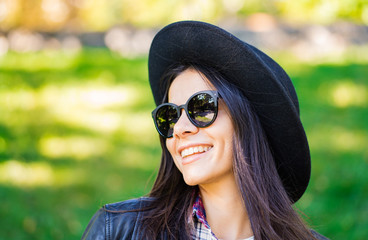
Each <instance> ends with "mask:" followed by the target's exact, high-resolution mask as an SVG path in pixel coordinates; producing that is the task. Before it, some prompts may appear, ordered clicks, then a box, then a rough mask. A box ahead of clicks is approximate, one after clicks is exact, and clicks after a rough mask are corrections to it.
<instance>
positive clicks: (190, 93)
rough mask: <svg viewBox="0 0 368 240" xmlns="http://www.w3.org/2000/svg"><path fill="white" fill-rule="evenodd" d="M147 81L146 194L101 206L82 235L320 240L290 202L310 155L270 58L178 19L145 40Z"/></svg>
mask: <svg viewBox="0 0 368 240" xmlns="http://www.w3.org/2000/svg"><path fill="white" fill-rule="evenodd" d="M149 79H150V84H151V88H152V92H153V96H154V99H155V102H156V104H157V105H158V107H157V108H156V109H155V110H154V111H153V112H152V117H153V119H154V123H155V126H156V129H157V131H158V133H159V134H160V140H161V146H162V158H161V166H160V169H159V172H158V176H157V179H156V181H155V184H154V186H153V188H152V190H151V192H150V194H149V196H148V197H144V198H140V199H134V200H128V201H124V202H120V203H113V204H107V205H105V206H104V207H103V208H102V209H100V210H99V211H98V212H97V213H96V214H95V215H94V217H93V218H92V220H91V222H90V223H89V225H88V227H87V229H86V231H85V233H84V235H83V237H82V238H83V239H247V240H251V239H256V240H258V239H272V240H276V239H290V240H295V239H326V238H324V237H323V236H321V235H319V234H318V233H316V232H314V231H313V230H310V229H308V228H307V227H306V225H305V224H304V223H303V221H302V220H301V219H300V218H299V216H298V215H297V213H296V212H295V211H294V209H293V207H292V204H293V203H295V202H296V201H297V200H298V199H299V198H300V197H301V196H302V195H303V193H304V191H305V189H306V187H307V185H308V182H309V177H310V155H309V147H308V142H307V139H306V136H305V133H304V129H303V126H302V124H301V122H300V118H299V106H298V100H297V96H296V93H295V90H294V87H293V85H292V83H291V81H290V79H289V77H288V76H287V74H286V73H285V72H284V70H283V69H282V68H281V67H280V66H279V65H278V64H277V63H276V62H274V61H273V60H272V59H271V58H269V57H268V56H267V55H265V54H264V53H263V52H261V51H259V50H258V49H256V48H254V47H253V46H251V45H249V44H247V43H244V42H242V41H240V40H239V39H237V38H236V37H235V36H233V35H232V34H230V33H228V32H226V31H225V30H223V29H221V28H218V27H216V26H213V25H210V24H207V23H203V22H195V21H185V22H177V23H173V24H171V25H169V26H167V27H165V28H164V29H162V30H161V31H160V32H159V33H158V34H157V35H156V36H155V38H154V40H153V42H152V45H151V49H150V54H149Z"/></svg>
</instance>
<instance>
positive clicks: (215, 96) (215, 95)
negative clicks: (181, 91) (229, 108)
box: [152, 90, 219, 138]
mask: <svg viewBox="0 0 368 240" xmlns="http://www.w3.org/2000/svg"><path fill="white" fill-rule="evenodd" d="M203 93H205V94H208V95H210V96H211V97H212V98H213V99H214V104H215V115H214V117H213V119H212V120H211V121H210V122H208V123H206V125H205V126H199V125H198V124H197V123H196V122H195V121H194V120H193V119H192V118H191V117H190V115H189V112H188V103H189V101H190V100H192V99H193V98H194V97H195V96H197V95H199V94H203ZM218 98H219V93H218V91H216V90H205V91H199V92H196V93H194V94H193V95H192V96H190V97H189V98H188V100H187V101H186V103H185V104H183V105H180V106H178V105H176V104H174V103H163V104H160V105H158V106H157V107H156V108H155V109H154V110H153V111H152V118H153V121H154V124H155V127H156V130H157V132H158V133H159V134H160V135H161V136H162V137H164V138H171V137H173V135H172V134H171V135H170V136H166V135H164V134H163V133H162V132H161V131H160V129H159V128H158V124H157V117H156V113H157V111H158V110H159V109H160V108H162V107H164V106H171V107H174V108H175V109H176V112H177V117H178V120H179V118H180V117H181V110H182V109H184V111H185V113H186V115H187V117H188V119H189V121H190V122H191V123H192V124H193V125H194V126H196V127H198V128H205V127H208V126H210V125H211V124H212V123H213V122H214V121H215V120H216V118H217V114H218Z"/></svg>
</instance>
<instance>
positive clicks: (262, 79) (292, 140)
mask: <svg viewBox="0 0 368 240" xmlns="http://www.w3.org/2000/svg"><path fill="white" fill-rule="evenodd" d="M180 63H202V64H204V65H206V66H211V67H213V68H214V69H216V70H217V71H219V72H220V73H221V75H222V76H223V77H225V78H226V79H227V80H228V81H230V82H231V83H233V84H235V85H236V86H237V87H238V88H239V89H240V90H241V92H242V93H243V94H244V95H245V96H246V98H247V99H248V100H249V102H250V104H251V105H252V107H253V109H254V110H255V112H256V113H257V115H258V117H259V119H260V122H261V124H262V127H263V129H264V131H265V133H266V135H267V138H268V141H269V144H270V146H271V150H272V153H273V156H274V159H275V163H276V168H277V171H278V173H279V176H280V178H281V180H282V182H283V185H284V187H285V189H286V192H287V193H288V195H289V197H290V199H291V201H292V202H296V201H297V200H298V199H299V198H300V197H301V196H302V195H303V193H304V192H305V190H306V188H307V186H308V182H309V178H310V170H311V161H310V153H309V147H308V141H307V137H306V135H305V132H304V128H303V126H302V123H301V121H300V117H299V103H298V99H297V95H296V92H295V89H294V86H293V84H292V82H291V80H290V78H289V76H288V75H287V74H286V73H285V71H284V70H283V69H282V68H281V67H280V66H279V65H278V64H277V63H276V62H275V61H274V60H272V59H271V58H270V57H269V56H267V55H266V54H265V53H263V52H262V51H260V50H258V49H257V48H255V47H253V46H251V45H250V44H247V43H245V42H243V41H241V40H240V39H238V38H237V37H235V36H234V35H232V34H231V33H229V32H227V31H225V30H223V29H221V28H219V27H217V26H214V25H211V24H208V23H204V22H197V21H182V22H176V23H172V24H170V25H168V26H166V27H164V28H163V29H162V30H160V31H159V32H158V33H157V34H156V36H155V37H154V39H153V41H152V44H151V48H150V52H149V59H148V68H149V81H150V84H151V89H152V93H153V97H154V100H155V103H156V105H159V104H161V103H162V99H163V97H164V94H165V90H166V89H162V87H161V86H162V84H160V79H161V78H162V75H163V74H164V73H165V72H166V71H167V70H168V69H169V68H170V67H172V66H173V65H176V64H180Z"/></svg>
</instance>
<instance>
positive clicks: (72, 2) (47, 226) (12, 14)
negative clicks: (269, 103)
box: [0, 0, 368, 239]
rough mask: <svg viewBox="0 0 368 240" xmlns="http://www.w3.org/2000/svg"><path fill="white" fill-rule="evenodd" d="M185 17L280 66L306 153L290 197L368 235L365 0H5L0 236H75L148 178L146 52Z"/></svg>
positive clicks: (145, 187)
mask: <svg viewBox="0 0 368 240" xmlns="http://www.w3.org/2000/svg"><path fill="white" fill-rule="evenodd" d="M182 19H196V20H204V21H208V22H211V23H214V24H219V25H221V26H224V27H226V28H227V29H233V30H234V32H237V33H240V34H241V35H243V37H244V38H245V39H247V40H249V41H250V42H251V43H252V44H256V45H257V46H259V47H260V48H262V49H264V50H265V51H266V52H267V53H269V54H270V55H271V56H272V57H273V58H274V59H276V61H278V62H279V63H280V64H281V65H282V66H283V67H284V68H285V69H286V71H287V72H288V73H289V74H290V76H291V78H292V80H293V82H294V84H295V87H296V90H297V93H298V96H299V100H300V108H301V117H302V121H303V124H304V126H305V129H306V133H307V136H308V139H309V143H310V148H311V153H312V178H311V182H310V185H309V187H308V189H307V192H306V193H305V195H304V196H303V198H302V199H301V200H300V201H299V202H298V203H297V204H296V207H297V208H299V209H300V210H301V211H302V212H303V213H304V214H305V215H306V216H305V219H306V221H307V222H308V223H310V225H311V227H312V228H314V229H316V230H317V231H319V232H320V233H322V234H324V235H326V236H328V237H329V238H331V239H367V237H368V230H367V224H368V201H367V199H368V174H367V170H368V166H367V165H368V150H367V149H368V148H367V146H368V109H367V107H368V81H367V76H368V37H367V34H368V30H367V29H368V28H367V26H366V25H367V24H368V3H367V2H366V1H363V0H318V1H317V0H314V1H313V0H312V1H304V0H303V1H292V0H270V1H256V0H249V1H241V0H223V1H220V0H217V1H209V0H201V1H181V0H172V1H169V0H157V1H152V0H143V1H133V0H121V1H118V0H109V1H107V0H94V1H92V0H91V1H87V0H34V1H29V0H0V201H1V204H0V239H79V238H80V237H81V235H82V233H83V231H84V229H85V227H86V225H87V223H88V221H89V219H90V218H91V216H92V215H93V213H94V212H95V211H96V210H97V209H98V208H99V207H100V206H102V205H103V204H105V203H110V202H116V201H122V200H125V199H128V198H134V197H139V196H142V195H144V194H147V193H148V192H149V190H150V187H151V186H152V183H153V181H154V178H155V175H156V171H157V168H158V165H159V159H160V147H159V143H158V136H157V133H156V131H155V129H154V126H153V123H152V120H151V116H150V112H151V110H152V109H153V108H154V103H153V98H152V96H151V92H150V89H149V84H148V79H147V52H148V47H149V43H150V41H151V39H152V36H153V35H154V33H155V32H156V31H157V30H158V29H159V28H160V27H162V26H163V25H165V24H167V23H169V22H173V21H177V20H182Z"/></svg>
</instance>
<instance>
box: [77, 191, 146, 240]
mask: <svg viewBox="0 0 368 240" xmlns="http://www.w3.org/2000/svg"><path fill="white" fill-rule="evenodd" d="M149 202H150V199H149V198H139V199H132V200H127V201H124V202H118V203H112V204H106V205H105V206H103V207H102V208H101V209H100V210H98V211H97V212H96V213H95V215H94V216H93V217H92V219H91V221H90V222H89V224H88V226H87V228H86V230H85V232H84V233H83V236H82V239H83V240H84V239H88V240H92V239H93V240H102V239H103V240H110V239H111V240H112V239H124V240H125V239H129V240H130V239H142V238H141V237H140V229H139V227H140V226H139V225H138V224H136V223H137V220H138V219H140V218H141V217H142V212H141V211H132V212H129V211H130V210H136V209H142V208H144V207H146V206H147V203H149ZM124 211H128V212H124Z"/></svg>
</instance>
